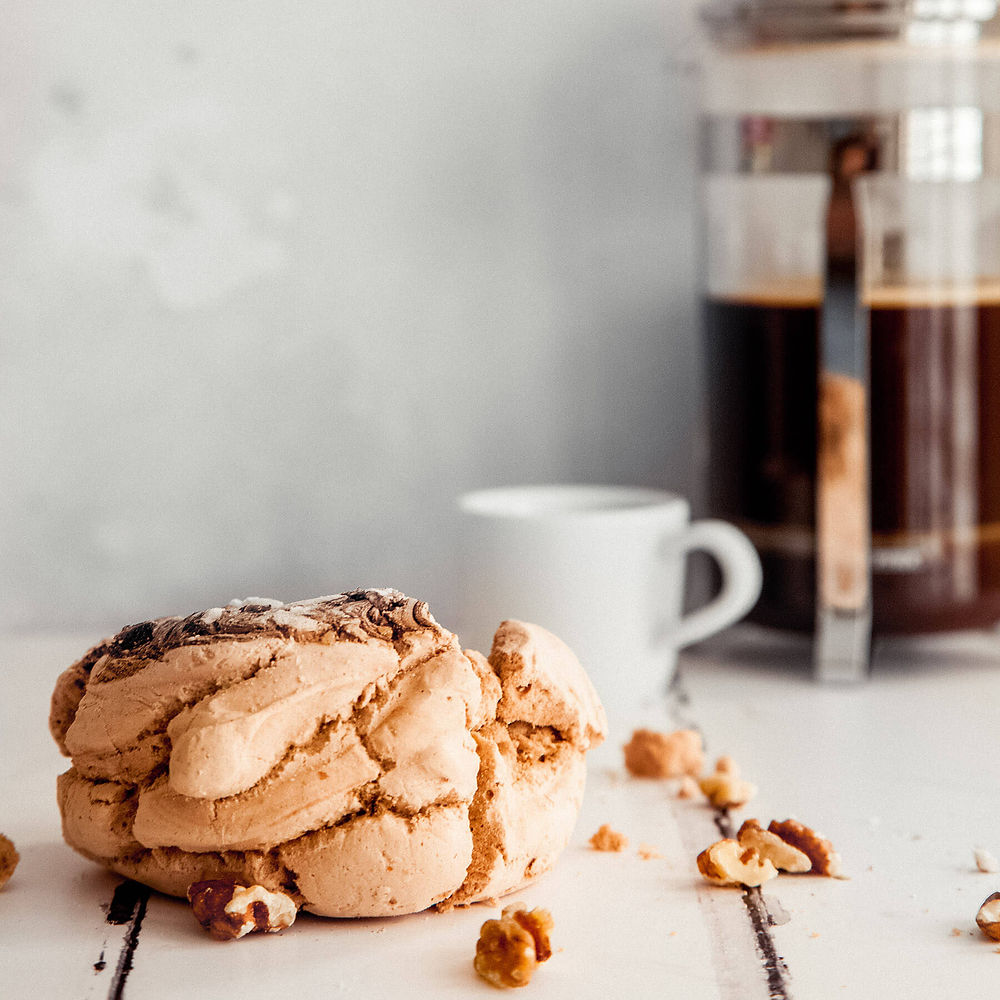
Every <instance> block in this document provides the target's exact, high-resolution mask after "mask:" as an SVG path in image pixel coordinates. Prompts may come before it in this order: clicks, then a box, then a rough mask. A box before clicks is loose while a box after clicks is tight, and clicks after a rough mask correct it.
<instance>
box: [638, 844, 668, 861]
mask: <svg viewBox="0 0 1000 1000" xmlns="http://www.w3.org/2000/svg"><path fill="white" fill-rule="evenodd" d="M639 857H640V858H642V860H643V861H654V860H655V859H656V858H662V857H663V855H662V854H660V852H659V851H658V850H657V849H656V848H655V847H653V845H652V844H640V845H639Z"/></svg>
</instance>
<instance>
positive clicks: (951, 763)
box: [0, 627, 1000, 1000]
mask: <svg viewBox="0 0 1000 1000" xmlns="http://www.w3.org/2000/svg"><path fill="white" fill-rule="evenodd" d="M87 645H88V639H87V638H83V639H78V638H73V637H59V638H54V637H47V638H46V637H34V638H19V639H6V640H3V641H0V664H2V670H3V675H4V677H5V681H6V694H5V696H4V698H3V699H2V700H0V751H2V757H0V760H2V761H3V768H2V774H0V830H2V831H3V832H4V833H6V834H7V835H8V836H10V837H11V838H12V839H13V840H14V842H15V843H16V845H17V847H18V849H19V850H20V853H21V862H20V865H19V867H18V869H17V872H16V874H15V876H14V878H13V879H12V880H11V881H10V883H9V884H8V885H7V887H6V888H5V889H4V890H3V891H2V892H0V970H2V971H0V983H2V988H0V993H2V995H3V996H5V997H7V996H9V997H12V998H20V997H29V996H30V997H73V998H103V997H106V996H107V997H128V998H130V1000H162V998H167V997H186V996H208V997H215V996H219V997H223V996H225V997H229V996H238V997H240V998H241V1000H254V998H257V997H260V998H264V997H267V998H273V997H274V996H279V995H288V994H289V993H292V994H293V995H296V996H302V997H311V996H324V997H337V996H360V995H363V996H365V997H372V998H379V997H387V998H388V997H393V998H395V997H398V996H400V995H401V994H403V993H405V994H406V995H407V996H412V997H417V998H422V997H428V998H429V997H434V998H444V1000H447V998H449V997H473V996H477V995H482V996H484V997H488V996H491V995H493V994H492V993H491V992H490V991H491V987H489V986H487V985H486V984H484V983H483V982H482V981H480V980H478V979H477V977H476V976H475V974H474V973H473V971H472V963H471V958H472V954H473V952H474V948H475V941H476V938H477V936H478V930H479V925H480V924H481V923H482V921H483V920H484V919H486V918H488V917H490V916H493V915H495V912H496V910H495V908H491V907H489V906H485V905H479V906H475V907H472V908H468V909H462V910H456V911H453V912H451V913H446V914H439V913H435V912H427V913H421V914H416V915H413V916H408V917H397V918H393V919H384V920H354V921H344V920H336V921H335V920H322V919H319V918H315V917H309V916H307V915H303V916H301V917H300V918H299V919H298V920H297V921H296V923H295V925H294V926H293V927H292V928H290V929H289V930H287V931H285V932H283V933H281V934H274V935H252V936H251V937H248V938H245V939H243V940H241V941H239V942H235V943H226V944H221V943H218V942H215V941H213V940H211V939H210V938H209V937H208V936H207V935H206V934H204V932H202V931H201V929H200V928H199V927H198V926H197V924H196V923H195V921H194V919H193V918H192V916H191V913H190V910H189V908H188V907H187V905H186V904H184V903H183V902H181V901H178V900H174V899H169V898H166V897H163V896H160V895H158V894H155V893H154V894H152V896H151V897H150V898H149V900H148V903H146V904H143V902H142V900H141V899H140V900H139V901H138V903H137V904H136V906H135V908H134V909H133V908H132V903H133V902H134V900H131V899H130V900H128V902H129V906H128V907H127V908H126V912H125V913H124V915H123V916H122V917H121V918H120V919H122V920H123V921H124V922H121V923H118V924H113V923H110V922H109V921H108V919H107V915H108V909H109V906H110V903H111V901H112V898H113V896H114V894H115V891H116V889H119V887H120V886H121V885H122V882H121V880H120V879H118V878H116V877H114V876H112V875H109V874H107V873H105V872H104V871H102V870H101V869H99V868H98V867H97V866H95V865H93V864H91V863H89V862H87V861H85V860H84V859H82V858H80V857H78V856H77V855H76V854H74V853H73V852H72V851H71V850H70V849H69V848H67V847H65V846H64V845H63V843H62V840H61V837H60V832H59V816H58V810H57V808H56V805H55V776H56V775H57V774H58V773H59V772H60V771H61V770H63V769H65V767H66V761H65V760H64V759H63V758H62V757H60V756H59V754H58V751H57V750H56V748H55V746H54V744H53V743H52V741H51V739H50V738H49V736H48V732H47V726H46V719H47V713H48V696H49V692H50V691H51V688H52V684H53V682H54V680H55V677H56V676H57V674H58V673H59V671H60V670H61V669H62V668H63V667H64V666H65V665H66V664H67V663H69V662H71V661H72V660H73V659H75V658H76V656H77V655H78V654H79V653H80V652H82V651H83V649H85V648H86V646H87ZM807 662H808V648H807V646H806V645H805V644H804V643H802V642H796V641H791V640H787V639H785V638H783V637H779V636H777V635H775V634H773V633H767V632H763V631H760V630H754V629H750V628H746V627H744V628H739V629H735V630H731V631H730V632H729V633H727V634H726V635H724V636H722V637H718V638H717V639H716V640H714V641H712V642H711V643H707V644H703V645H702V646H701V647H699V648H697V649H696V650H694V651H690V652H688V653H687V654H686V655H685V656H684V657H683V658H682V661H681V668H680V673H679V676H678V679H677V683H675V685H674V688H673V690H672V692H671V695H670V697H669V698H668V699H666V700H665V701H664V703H663V704H662V705H658V706H652V707H648V708H647V709H646V710H645V711H644V713H641V714H640V713H637V715H636V719H635V720H629V721H628V722H627V723H626V724H624V725H619V726H618V727H617V729H613V730H612V733H611V736H610V738H609V740H608V741H607V743H606V744H605V745H604V746H603V747H602V748H600V749H599V750H598V751H596V752H595V753H594V754H593V755H592V757H591V767H590V775H589V779H588V790H587V795H586V799H585V802H584V806H583V810H582V813H581V816H580V820H579V823H578V824H577V828H576V832H575V834H574V836H573V839H572V841H571V843H570V845H569V847H568V848H567V849H566V851H565V853H564V854H563V856H562V859H561V860H560V863H559V864H558V866H557V867H556V869H555V870H554V871H553V872H551V873H549V874H548V875H546V876H545V877H544V878H542V879H541V880H539V881H538V883H537V884H535V885H533V886H532V887H531V888H530V889H528V890H526V891H524V892H523V893H521V894H520V898H521V899H523V900H524V901H525V902H527V903H528V904H530V905H533V906H545V907H547V908H549V909H550V910H551V911H552V913H553V916H554V919H555V931H554V948H555V954H554V955H553V957H552V959H551V960H550V961H549V962H548V963H546V964H545V965H543V966H541V967H540V968H539V970H538V971H537V973H536V975H535V978H534V980H533V981H532V983H531V985H530V986H529V987H528V989H527V990H525V995H529V994H530V993H532V992H533V993H535V994H537V995H539V996H541V995H544V996H545V997H546V998H564V997H565V998H571V997H572V998H587V997H601V998H606V997H608V996H629V997H668V996H669V997H684V998H686V1000H703V998H704V1000H736V998H739V1000H756V998H766V997H771V998H776V1000H780V998H785V997H798V998H800V1000H823V998H827V997H831V998H835V997H851V998H863V997H870V996H875V995H886V996H895V997H906V998H908V1000H913V998H918V1000H919V998H924V997H926V998H934V1000H938V998H940V997H943V996H954V997H961V998H963V1000H974V998H978V997H984V998H985V997H993V996H996V995H997V993H998V987H997V985H996V982H997V978H998V977H1000V955H998V954H997V952H998V951H1000V946H998V945H997V944H996V943H995V942H990V941H989V940H987V939H986V938H985V937H983V936H982V935H981V934H980V932H979V931H978V929H977V928H976V924H975V916H976V911H977V910H978V908H979V905H980V903H981V902H982V901H983V899H985V898H986V896H987V895H989V894H990V893H992V892H993V891H995V890H997V889H1000V874H998V875H991V874H984V873H981V872H979V871H978V870H977V868H976V865H975V862H974V858H973V848H974V847H976V846H981V847H985V848H987V849H989V850H991V851H992V852H993V853H994V854H995V855H997V856H998V857H1000V809H998V789H1000V754H998V753H997V749H996V748H997V742H998V741H997V720H998V714H997V707H998V705H1000V669H998V667H1000V638H998V637H997V636H995V635H985V634H984V635H962V636H950V637H948V638H946V639H932V640H922V641H919V642H895V643H891V644H883V646H882V647H880V649H879V650H878V651H877V654H876V659H875V666H874V669H873V673H872V676H871V679H870V680H869V681H868V682H867V683H865V684H864V685H861V686H858V687H850V688H843V687H840V688H837V687H833V688H831V687H820V686H818V685H816V684H815V683H814V682H813V681H812V679H811V677H810V675H809V670H808V666H807ZM640 720H641V721H642V722H643V723H647V724H648V723H652V724H654V725H658V726H659V727H660V728H662V729H670V728H676V727H677V726H679V725H691V726H695V727H697V728H698V729H699V730H700V731H701V732H702V734H703V736H704V739H705V743H706V748H707V751H708V753H709V755H710V757H714V756H717V755H719V754H723V753H727V754H730V755H732V756H733V757H734V758H735V759H736V761H737V762H738V763H739V764H740V766H741V768H742V770H743V773H744V775H745V776H746V777H747V778H749V779H751V780H753V781H755V782H756V783H757V784H758V785H759V787H760V792H759V795H758V796H757V798H756V799H755V800H754V801H753V802H752V803H750V805H749V806H747V807H746V808H745V809H743V810H740V811H739V812H737V813H736V814H734V815H733V816H732V817H731V818H730V819H731V821H732V822H733V823H734V824H735V825H738V824H739V823H740V822H741V821H742V819H744V818H746V817H748V816H756V817H757V818H759V819H760V820H761V821H762V822H764V823H765V824H766V822H767V821H768V820H770V819H772V818H776V819H784V818H787V817H789V816H794V817H796V818H798V819H800V820H802V821H803V822H805V823H807V824H808V825H810V826H813V827H815V828H817V829H819V830H821V831H822V832H823V833H825V834H826V835H827V836H828V837H829V838H830V839H831V840H832V841H833V843H834V845H835V846H836V847H837V849H838V850H839V851H840V853H841V855H842V856H843V859H844V866H845V870H846V872H847V874H848V875H849V876H850V878H849V879H848V880H834V879H826V878H819V877H816V876H791V875H782V876H780V877H779V878H777V879H775V880H773V881H772V882H770V883H768V884H767V885H766V886H765V887H764V890H763V893H762V894H758V893H745V892H743V891H742V890H739V889H727V888H718V887H713V886H709V885H708V884H707V883H705V882H703V881H702V880H701V878H700V877H699V876H698V874H697V872H696V869H695V863H694V859H695V856H696V854H697V853H698V851H699V850H701V849H702V848H703V847H706V846H707V845H708V844H709V843H711V842H712V841H713V840H715V839H717V838H718V836H719V832H718V825H717V821H719V820H720V819H723V818H722V817H720V816H717V815H716V814H715V813H714V812H713V810H711V809H710V808H709V807H708V806H707V805H705V804H702V803H695V802H691V801H683V800H679V799H677V798H676V796H675V795H674V794H673V786H672V784H671V783H669V782H658V781H648V780H647V781H641V780H637V779H631V778H629V777H627V776H626V774H625V772H624V769H623V767H622V761H621V745H622V743H623V742H624V741H625V739H627V737H628V735H629V732H630V729H631V724H632V723H633V721H635V722H638V721H640ZM603 823H610V824H611V825H612V826H613V827H614V828H615V829H616V830H619V831H621V832H622V833H624V834H626V835H627V836H628V838H629V846H628V848H627V849H626V850H624V851H622V852H621V853H600V852H597V851H594V850H592V849H590V847H589V846H588V839H589V837H590V835H591V834H592V833H594V832H595V831H596V830H597V828H598V827H599V826H600V825H601V824H603ZM640 845H648V846H649V847H651V848H653V849H654V850H655V851H656V852H657V853H659V855H660V857H652V858H648V859H647V858H644V857H643V856H641V855H640V853H639V847H640ZM126 886H127V884H126ZM123 895H124V893H123V892H122V890H121V889H119V892H118V899H119V902H121V901H122V897H123ZM883 990H884V991H886V992H882V991H883Z"/></svg>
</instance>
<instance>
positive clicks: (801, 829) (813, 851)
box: [767, 819, 843, 878]
mask: <svg viewBox="0 0 1000 1000" xmlns="http://www.w3.org/2000/svg"><path fill="white" fill-rule="evenodd" d="M767 829H768V830H769V831H770V832H771V833H773V834H776V835H777V836H779V837H780V838H781V839H782V840H783V841H784V842H785V843H786V844H791V845H792V847H795V848H797V849H798V850H800V851H802V853H803V854H805V855H806V857H808V858H809V860H810V862H811V867H810V868H809V871H811V872H815V873H816V874H817V875H829V876H830V877H831V878H843V873H842V870H841V864H842V863H841V860H840V855H839V854H838V853H837V852H836V851H835V850H834V849H833V844H831V843H830V841H829V840H826V839H825V838H824V837H823V835H822V834H820V833H817V832H816V831H815V830H810V829H809V827H808V826H805V825H804V824H802V823H800V822H799V821H798V820H795V819H786V820H783V821H782V822H780V823H779V822H778V821H777V820H771V822H770V823H769V824H768V826H767Z"/></svg>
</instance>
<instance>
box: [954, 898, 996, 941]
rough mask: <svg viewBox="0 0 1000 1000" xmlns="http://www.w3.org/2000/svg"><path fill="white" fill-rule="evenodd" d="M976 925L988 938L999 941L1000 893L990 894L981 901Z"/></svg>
mask: <svg viewBox="0 0 1000 1000" xmlns="http://www.w3.org/2000/svg"><path fill="white" fill-rule="evenodd" d="M976 923H977V924H978V925H979V929H980V930H981V931H982V932H983V933H984V934H985V935H986V936H987V937H988V938H993V940H994V941H1000V892H994V893H991V894H990V895H989V896H987V897H986V898H985V899H984V900H983V905H982V906H980V907H979V912H978V913H977V914H976ZM959 933H961V931H960V932H959Z"/></svg>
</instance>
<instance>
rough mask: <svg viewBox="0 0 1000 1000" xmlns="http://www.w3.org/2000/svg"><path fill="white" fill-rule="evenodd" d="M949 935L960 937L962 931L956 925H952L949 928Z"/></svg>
mask: <svg viewBox="0 0 1000 1000" xmlns="http://www.w3.org/2000/svg"><path fill="white" fill-rule="evenodd" d="M951 936H952V937H961V936H962V932H961V930H959V929H958V928H957V927H952V929H951Z"/></svg>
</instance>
